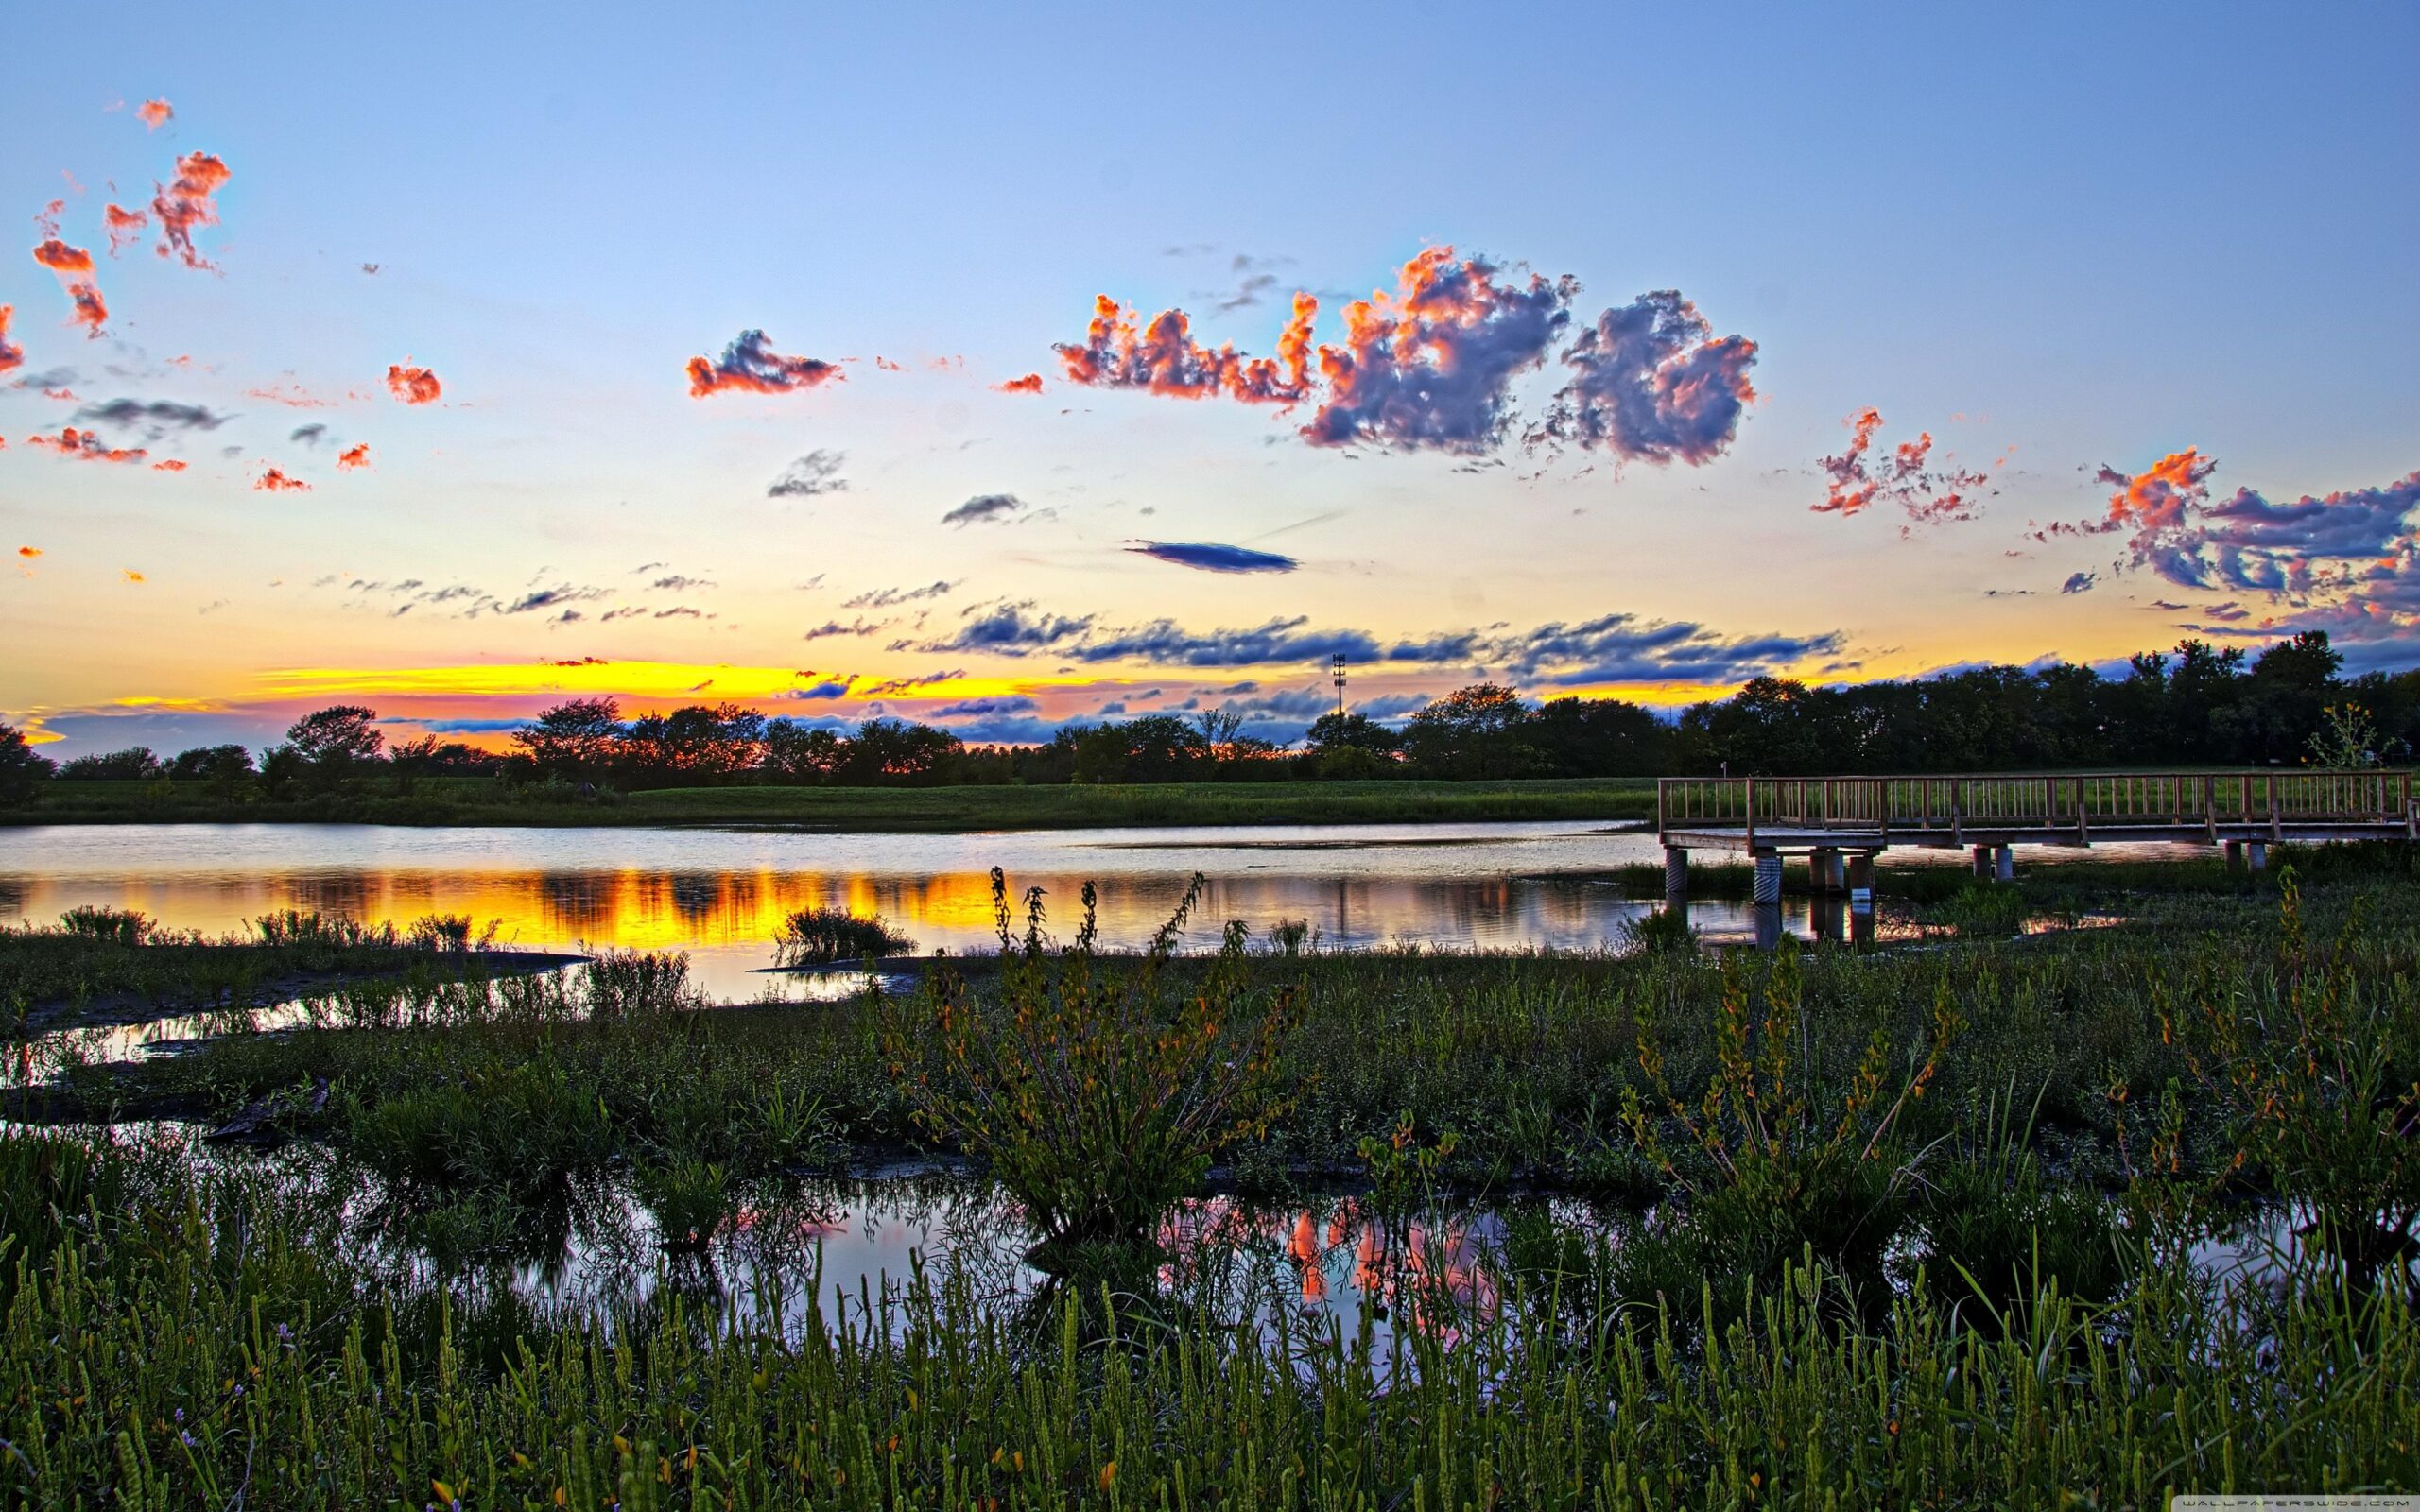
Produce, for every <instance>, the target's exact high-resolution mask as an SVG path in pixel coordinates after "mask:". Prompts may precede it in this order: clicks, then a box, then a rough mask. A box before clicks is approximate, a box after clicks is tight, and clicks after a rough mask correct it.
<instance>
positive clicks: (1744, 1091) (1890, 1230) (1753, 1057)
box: [1622, 952, 1964, 1281]
mask: <svg viewBox="0 0 2420 1512" xmlns="http://www.w3.org/2000/svg"><path fill="white" fill-rule="evenodd" d="M1758 975H1761V976H1762V978H1763V981H1762V984H1761V991H1759V990H1758V989H1757V987H1758V984H1756V982H1755V980H1754V978H1755V976H1758ZM1634 1011H1635V1013H1636V1017H1637V1022H1638V1062H1639V1068H1640V1070H1641V1072H1642V1073H1643V1074H1644V1092H1643V1093H1642V1091H1641V1090H1639V1089H1632V1088H1626V1089H1624V1091H1623V1093H1622V1121H1623V1122H1624V1123H1625V1124H1626V1125H1629V1128H1630V1130H1631V1134H1632V1137H1633V1138H1634V1140H1636V1142H1637V1144H1638V1148H1639V1150H1640V1152H1641V1153H1642V1154H1643V1155H1644V1156H1645V1157H1646V1158H1647V1160H1649V1161H1650V1162H1651V1163H1652V1164H1653V1165H1654V1166H1656V1167H1657V1168H1658V1169H1660V1170H1661V1171H1662V1172H1663V1173H1664V1175H1665V1177H1667V1179H1668V1180H1669V1181H1670V1182H1671V1183H1672V1185H1673V1186H1674V1187H1675V1189H1677V1191H1678V1192H1680V1193H1681V1194H1684V1195H1685V1197H1686V1199H1687V1200H1686V1201H1685V1203H1683V1204H1681V1205H1680V1206H1679V1207H1678V1208H1677V1209H1676V1210H1675V1212H1674V1214H1673V1215H1672V1220H1671V1224H1670V1226H1669V1227H1668V1229H1665V1230H1663V1231H1662V1232H1661V1233H1660V1235H1659V1237H1660V1238H1661V1239H1663V1240H1664V1241H1666V1242H1668V1243H1675V1244H1680V1245H1683V1246H1685V1247H1686V1248H1687V1249H1688V1251H1689V1253H1690V1256H1691V1259H1692V1261H1693V1263H1694V1264H1695V1266H1696V1268H1697V1269H1698V1270H1700V1271H1701V1272H1702V1273H1703V1274H1708V1275H1712V1276H1719V1277H1730V1276H1747V1277H1753V1278H1756V1279H1758V1280H1770V1279H1771V1278H1772V1276H1773V1275H1774V1274H1775V1273H1776V1272H1777V1270H1778V1269H1779V1268H1780V1266H1782V1265H1783V1264H1785V1263H1788V1262H1789V1260H1790V1259H1792V1258H1794V1257H1795V1256H1796V1255H1797V1254H1798V1253H1799V1252H1800V1251H1801V1250H1802V1249H1811V1250H1812V1252H1813V1253H1814V1254H1815V1255H1816V1256H1817V1257H1819V1258H1820V1259H1821V1260H1822V1262H1823V1263H1824V1264H1825V1265H1826V1266H1827V1267H1829V1268H1832V1269H1835V1270H1838V1271H1841V1272H1842V1273H1844V1274H1846V1275H1847V1276H1849V1277H1850V1278H1852V1279H1854V1280H1864V1281H1871V1280H1876V1279H1878V1278H1879V1276H1880V1274H1881V1262H1882V1257H1883V1255H1884V1253H1885V1251H1886V1249H1887V1247H1888V1246H1889V1244H1890V1242H1891V1240H1892V1238H1893V1236H1894V1235H1895V1234H1896V1232H1897V1230H1898V1226H1899V1224H1900V1222H1901V1220H1902V1218H1903V1216H1904V1214H1905V1211H1906V1209H1907V1205H1908V1203H1909V1201H1910V1196H1911V1195H1912V1194H1911V1192H1910V1175H1911V1171H1912V1166H1913V1164H1914V1161H1915V1157H1914V1156H1913V1155H1912V1154H1910V1152H1909V1151H1908V1149H1907V1146H1906V1144H1905V1139H1904V1130H1903V1128H1902V1126H1901V1125H1902V1121H1903V1118H1904V1116H1905V1115H1906V1113H1907V1111H1908V1109H1909V1108H1910V1107H1911V1106H1913V1105H1914V1104H1915V1103H1916V1102H1917V1101H1918V1100H1920V1099H1922V1098H1923V1097H1924V1095H1925V1092H1926V1090H1927V1088H1928V1087H1929V1086H1930V1085H1931V1083H1932V1081H1933V1079H1934V1078H1935V1077H1936V1076H1937V1075H1938V1074H1940V1071H1941V1068H1942V1064H1943V1062H1944V1059H1945V1057H1946V1056H1947V1054H1948V1051H1949V1047H1950V1044H1951V1042H1952V1041H1953V1040H1955V1039H1956V1038H1957V1036H1958V1034H1959V1032H1960V1030H1961V1029H1962V1027H1963V1026H1964V1025H1963V1021H1962V1017H1961V1016H1960V1014H1959V1011H1958V1008H1957V1005H1956V1000H1955V997H1954V995H1953V994H1952V993H1951V992H1950V990H1949V988H1948V984H1947V983H1946V982H1942V983H1941V984H1939V985H1938V986H1937V988H1936V989H1935V992H1934V997H1933V1005H1932V1012H1931V1014H1930V1016H1929V1022H1928V1023H1927V1025H1926V1028H1925V1032H1924V1037H1923V1039H1922V1040H1921V1041H1920V1042H1919V1043H1918V1044H1916V1045H1914V1046H1911V1047H1909V1048H1908V1049H1907V1050H1905V1051H1904V1052H1903V1051H1902V1050H1901V1048H1900V1047H1899V1046H1898V1045H1896V1044H1894V1042H1893V1037H1892V1035H1891V1033H1890V1031H1889V1030H1888V1029H1887V1028H1884V1027H1880V1026H1877V1027H1876V1028H1875V1029H1874V1030H1873V1032H1872V1033H1871V1035H1870V1036H1869V1037H1868V1038H1867V1040H1866V1044H1865V1048H1864V1050H1863V1052H1862V1053H1861V1054H1860V1055H1859V1056H1858V1058H1857V1060H1856V1062H1855V1064H1854V1066H1853V1067H1851V1068H1848V1069H1846V1070H1845V1072H1844V1073H1843V1072H1841V1071H1838V1070H1835V1069H1833V1068H1831V1067H1828V1066H1827V1065H1826V1064H1825V1062H1824V1058H1823V1057H1819V1056H1818V1054H1817V1052H1816V1048H1815V1036H1814V1025H1813V1023H1812V1022H1811V1020H1810V1016H1809V1014H1808V1011H1807V1004H1806V983H1805V978H1804V975H1803V973H1802V971H1801V969H1800V966H1799V961H1798V956H1797V954H1796V953H1795V952H1782V953H1780V954H1776V955H1774V956H1773V957H1772V959H1771V961H1770V963H1756V964H1752V963H1751V962H1750V961H1749V960H1748V959H1746V958H1745V957H1742V956H1737V955H1735V956H1732V957H1730V958H1728V959H1726V960H1725V961H1724V963H1723V967H1722V971H1721V989H1720V1001H1719V1002H1718V1004H1717V1005H1716V1007H1715V1015H1714V1023H1713V1026H1712V1027H1713V1046H1712V1048H1713V1054H1714V1062H1715V1064H1714V1069H1713V1071H1712V1073H1711V1074H1709V1075H1708V1077H1707V1079H1706V1082H1705V1084H1704V1087H1703V1090H1702V1091H1698V1092H1696V1093H1694V1094H1692V1095H1687V1096H1685V1095H1684V1094H1682V1093H1681V1092H1678V1091H1675V1090H1674V1087H1673V1083H1672V1080H1671V1077H1670V1075H1669V1074H1668V1070H1667V1060H1666V1047H1665V1043H1664V1037H1663V1033H1662V1030H1661V1026H1660V1023H1659V1020H1658V1016H1657V1013H1656V1009H1655V1006H1654V1004H1653V1001H1652V999H1651V998H1650V997H1648V996H1647V995H1645V994H1639V995H1637V996H1636V997H1635V998H1634ZM1824 1039H1825V1040H1827V1041H1828V1040H1832V1039H1833V1036H1831V1035H1828V1034H1827V1035H1825V1036H1824ZM1827 1048H1828V1046H1827ZM1650 1097H1651V1098H1653V1099H1654V1102H1653V1104H1652V1105H1651V1104H1650V1103H1649V1101H1648V1099H1649V1098H1650Z"/></svg>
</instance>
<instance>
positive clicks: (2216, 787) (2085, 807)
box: [1655, 771, 2415, 846]
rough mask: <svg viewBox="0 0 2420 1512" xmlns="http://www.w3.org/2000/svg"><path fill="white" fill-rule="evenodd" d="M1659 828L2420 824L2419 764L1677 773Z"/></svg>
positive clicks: (1900, 831) (2213, 831)
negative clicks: (2373, 768) (1930, 773)
mask: <svg viewBox="0 0 2420 1512" xmlns="http://www.w3.org/2000/svg"><path fill="white" fill-rule="evenodd" d="M1655 813H1656V829H1657V830H1658V832H1659V833H1660V832H1664V831H1670V830H1685V831H1686V830H1701V831H1702V830H1720V831H1731V830H1743V831H1745V833H1746V838H1747V840H1748V841H1749V843H1750V844H1751V845H1752V846H1753V845H1754V843H1755V836H1756V833H1757V832H1759V831H1767V832H1787V831H1800V832H1815V833H1824V834H1855V835H1863V834H1866V833H1872V834H1873V835H1874V836H1875V837H1876V839H1877V840H1884V839H1890V838H1898V839H1901V840H1904V841H1916V840H1919V839H1932V840H1935V841H1938V840H1939V839H1940V838H1942V837H1944V836H1945V835H1946V836H1948V837H1951V838H1953V839H1954V838H1955V837H1956V836H1957V835H1958V834H1960V833H1962V832H1963V831H1966V830H1970V829H1972V830H1979V831H1985V832H2001V831H2017V830H2026V831H2052V832H2071V833H2073V834H2074V835H2075V837H2076V838H2077V839H2079V840H2085V841H2088V840H2089V839H2090V838H2091V836H2092V831H2093V830H2094V829H2095V828H2096V827H2099V828H2108V829H2121V830H2144V829H2178V830H2183V829H2198V830H2202V831H2204V832H2206V833H2208V834H2209V835H2210V837H2211V838H2213V839H2215V838H2216V837H2217V835H2218V832H2219V829H2220V827H2221V826H2225V827H2226V828H2228V829H2230V830H2237V831H2240V830H2242V829H2245V828H2247V827H2257V828H2265V829H2267V830H2268V831H2269V832H2270V833H2273V834H2276V833H2282V832H2283V831H2284V830H2286V829H2288V828H2311V827H2325V826H2330V825H2361V826H2387V825H2398V826H2402V827H2403V828H2404V829H2405V831H2406V832H2407V833H2410V832H2411V830H2412V829H2413V827H2414V824H2415V811H2414V809H2413V806H2412V793H2411V773H2410V772H2403V771H2394V772H2081V773H2073V774H2068V775H2061V776H2038V777H2037V776H2007V777H2004V776H1972V777H1668V778H1665V779H1663V780H1662V781H1661V782H1658V783H1657V784H1656V793H1655Z"/></svg>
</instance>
